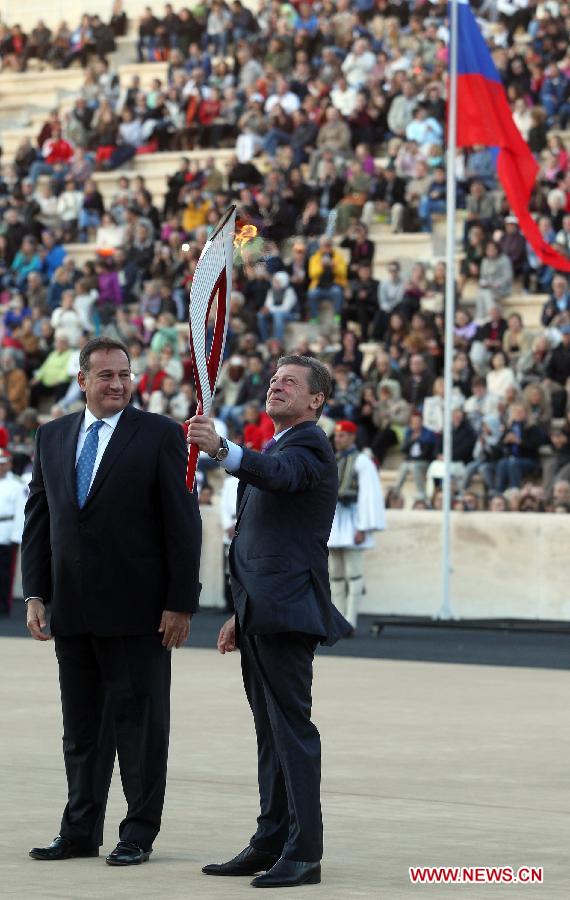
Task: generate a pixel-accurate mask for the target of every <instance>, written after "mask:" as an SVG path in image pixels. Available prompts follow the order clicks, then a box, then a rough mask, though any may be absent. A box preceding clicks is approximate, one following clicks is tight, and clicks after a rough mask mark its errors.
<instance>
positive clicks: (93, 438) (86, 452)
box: [75, 419, 103, 509]
mask: <svg viewBox="0 0 570 900" xmlns="http://www.w3.org/2000/svg"><path fill="white" fill-rule="evenodd" d="M102 425H103V422H102V421H101V420H100V419H98V420H97V421H96V422H93V424H92V425H90V426H89V428H88V429H87V434H86V436H85V443H84V444H83V447H82V448H81V453H80V454H79V459H78V460H77V466H76V468H75V479H76V482H77V503H78V505H79V508H80V509H83V507H84V506H85V501H86V500H87V494H88V493H89V486H90V484H91V476H92V475H93V467H94V466H95V459H96V457H97V447H98V446H99V429H100V428H101V426H102Z"/></svg>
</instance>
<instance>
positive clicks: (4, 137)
mask: <svg viewBox="0 0 570 900" xmlns="http://www.w3.org/2000/svg"><path fill="white" fill-rule="evenodd" d="M117 72H118V75H119V80H120V84H121V87H123V88H124V87H129V85H130V83H131V81H132V78H133V76H134V75H139V76H140V79H141V87H142V88H143V89H144V90H148V89H149V88H150V86H151V83H152V81H153V79H155V78H159V79H160V80H161V81H163V82H165V80H166V77H167V73H168V63H163V62H157V63H137V62H127V63H122V64H120V65H118V67H117ZM84 80H85V70H84V69H79V68H69V69H46V70H44V71H43V72H38V71H34V72H22V73H20V74H18V75H17V76H15V75H14V74H13V73H2V74H0V145H1V146H2V154H3V156H2V161H3V162H4V163H10V162H12V160H13V159H14V155H15V153H16V150H17V148H18V145H19V143H20V141H21V140H22V137H25V136H27V135H26V133H25V132H24V130H23V127H22V126H26V127H28V126H30V122H32V121H33V122H38V120H39V122H40V127H41V122H43V121H44V120H45V118H47V115H48V113H49V112H50V110H52V109H54V108H55V107H59V108H60V109H61V110H62V111H65V110H66V109H69V108H71V106H73V102H74V100H75V97H76V96H77V94H78V92H79V90H80V88H81V86H82V84H83V82H84ZM37 131H39V128H38V129H37V130H34V133H33V135H31V132H30V135H31V136H32V137H35V135H36V134H37ZM178 157H180V154H178Z"/></svg>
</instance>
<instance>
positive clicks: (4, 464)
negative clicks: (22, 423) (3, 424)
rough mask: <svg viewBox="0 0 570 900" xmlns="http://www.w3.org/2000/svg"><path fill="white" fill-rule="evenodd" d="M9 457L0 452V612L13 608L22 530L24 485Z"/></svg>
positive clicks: (8, 611)
mask: <svg viewBox="0 0 570 900" xmlns="http://www.w3.org/2000/svg"><path fill="white" fill-rule="evenodd" d="M11 462H12V460H11V457H10V454H9V453H7V452H6V450H0V613H6V614H9V613H10V611H11V609H12V584H13V581H14V568H15V562H16V553H17V550H18V544H20V543H21V542H22V531H23V530H24V507H25V505H26V488H25V485H24V484H23V483H22V482H21V481H20V479H19V478H17V477H16V476H15V475H12V472H11V471H10V466H11Z"/></svg>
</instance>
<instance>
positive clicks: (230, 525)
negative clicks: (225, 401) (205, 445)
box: [218, 432, 239, 614]
mask: <svg viewBox="0 0 570 900" xmlns="http://www.w3.org/2000/svg"><path fill="white" fill-rule="evenodd" d="M218 433H219V432H218ZM238 484H239V481H238V479H237V478H234V477H233V475H226V478H225V481H224V484H223V486H222V493H221V496H220V520H221V523H222V528H223V529H224V597H225V601H226V612H229V613H232V614H233V613H234V611H235V610H234V601H233V597H232V588H231V584H230V560H229V554H230V544H231V542H232V540H233V537H234V532H235V527H236V515H237V490H238Z"/></svg>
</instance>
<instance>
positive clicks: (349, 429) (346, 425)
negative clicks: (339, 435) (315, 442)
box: [334, 419, 358, 434]
mask: <svg viewBox="0 0 570 900" xmlns="http://www.w3.org/2000/svg"><path fill="white" fill-rule="evenodd" d="M334 430H335V431H336V432H344V433H345V434H356V432H357V430H358V429H357V427H356V425H355V424H354V422H350V421H349V420H348V419H341V420H340V422H337V423H336V425H335V427H334Z"/></svg>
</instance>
